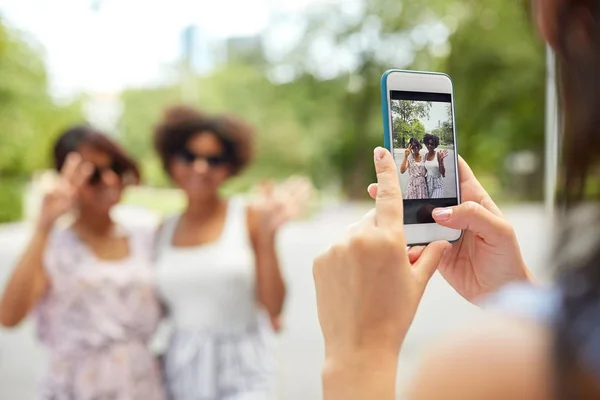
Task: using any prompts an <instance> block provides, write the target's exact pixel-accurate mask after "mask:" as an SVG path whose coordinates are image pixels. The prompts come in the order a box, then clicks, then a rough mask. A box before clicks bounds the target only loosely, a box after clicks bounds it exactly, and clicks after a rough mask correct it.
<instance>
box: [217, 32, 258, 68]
mask: <svg viewBox="0 0 600 400" xmlns="http://www.w3.org/2000/svg"><path fill="white" fill-rule="evenodd" d="M224 47H225V59H224V62H227V63H230V62H240V63H251V64H252V63H256V62H260V61H261V60H262V53H263V44H262V39H261V37H260V36H258V35H255V36H243V37H233V38H229V39H227V40H226V41H225V46H224Z"/></svg>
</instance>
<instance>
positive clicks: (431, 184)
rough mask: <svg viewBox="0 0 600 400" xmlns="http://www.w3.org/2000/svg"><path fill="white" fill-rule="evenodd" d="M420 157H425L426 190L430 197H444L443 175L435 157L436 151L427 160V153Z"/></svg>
mask: <svg viewBox="0 0 600 400" xmlns="http://www.w3.org/2000/svg"><path fill="white" fill-rule="evenodd" d="M422 157H423V158H424V159H425V164H424V165H425V169H427V192H428V194H429V198H430V199H441V198H443V197H444V177H443V176H442V174H441V173H440V165H439V163H438V159H437V153H436V155H435V157H434V158H433V160H431V161H429V160H427V153H424V154H423V155H422Z"/></svg>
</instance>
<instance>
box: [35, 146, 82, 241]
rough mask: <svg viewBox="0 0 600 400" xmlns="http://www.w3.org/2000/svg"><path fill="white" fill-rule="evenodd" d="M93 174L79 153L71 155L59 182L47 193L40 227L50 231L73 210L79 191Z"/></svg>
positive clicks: (62, 170)
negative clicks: (62, 217) (63, 216)
mask: <svg viewBox="0 0 600 400" xmlns="http://www.w3.org/2000/svg"><path fill="white" fill-rule="evenodd" d="M92 172H93V168H92V166H91V165H90V164H88V163H85V162H83V160H82V159H81V156H80V155H79V154H78V153H70V154H69V155H68V156H67V159H66V161H65V163H64V165H63V167H62V169H61V171H60V176H59V178H58V181H57V182H56V183H55V184H54V185H52V187H51V188H50V189H49V190H47V191H46V194H45V195H44V199H43V201H42V210H41V213H40V219H39V226H40V228H42V229H45V230H50V229H52V226H53V225H54V223H55V222H56V220H57V219H58V218H59V217H60V216H62V215H64V214H65V213H67V212H68V211H70V210H72V209H73V206H74V204H75V196H76V194H77V190H78V189H79V188H80V187H81V186H82V185H83V184H84V183H85V182H86V181H87V179H88V178H89V177H90V175H91V174H92Z"/></svg>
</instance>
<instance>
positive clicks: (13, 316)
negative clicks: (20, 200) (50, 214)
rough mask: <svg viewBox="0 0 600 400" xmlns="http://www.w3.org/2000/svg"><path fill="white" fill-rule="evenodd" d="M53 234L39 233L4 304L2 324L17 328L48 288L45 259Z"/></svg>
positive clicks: (11, 282)
mask: <svg viewBox="0 0 600 400" xmlns="http://www.w3.org/2000/svg"><path fill="white" fill-rule="evenodd" d="M49 234H50V230H49V229H47V228H38V229H36V231H35V233H34V235H33V237H32V238H31V240H30V242H29V245H28V246H27V249H26V250H25V252H24V254H23V255H22V256H21V259H20V260H19V262H18V263H17V266H16V267H15V269H14V270H13V273H12V276H11V277H10V280H9V281H8V284H7V285H6V288H5V289H4V294H3V295H2V299H1V300H0V324H2V325H4V326H6V327H12V326H16V325H17V324H19V322H21V321H22V320H23V318H24V317H25V316H26V315H27V314H28V313H29V311H30V310H31V308H32V307H33V306H34V305H35V304H36V303H37V301H38V300H39V299H40V297H41V296H42V295H43V294H44V293H45V292H46V290H47V288H48V284H49V283H48V278H47V276H46V272H45V271H44V266H43V257H44V251H45V248H46V244H47V242H48V237H49Z"/></svg>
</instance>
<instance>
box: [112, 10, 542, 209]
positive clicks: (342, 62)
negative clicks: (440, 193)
mask: <svg viewBox="0 0 600 400" xmlns="http://www.w3.org/2000/svg"><path fill="white" fill-rule="evenodd" d="M291 18H292V19H293V20H294V21H295V22H298V21H301V25H302V26H304V28H305V29H304V33H303V34H302V37H301V39H300V40H298V41H297V43H296V45H295V46H293V48H290V49H289V51H288V52H287V54H283V55H278V56H277V57H274V56H269V57H266V56H265V55H264V54H262V53H260V52H258V53H256V54H254V55H252V56H248V57H246V58H244V59H236V60H234V61H233V62H231V63H229V64H227V65H224V66H221V67H220V68H218V69H217V70H215V71H214V72H213V73H211V74H210V75H209V76H202V77H198V78H197V80H196V82H195V83H194V85H195V87H194V88H192V89H195V91H196V92H197V93H198V101H197V103H196V104H197V105H198V106H200V107H202V108H205V109H207V110H209V111H218V112H233V113H236V114H240V115H242V116H244V117H245V118H246V119H248V120H249V121H251V122H252V123H253V124H254V125H255V126H256V127H257V132H258V136H257V141H258V150H259V153H258V159H257V162H256V164H255V165H254V166H253V167H252V168H251V169H250V171H248V173H247V174H246V175H245V178H243V179H241V180H238V181H237V183H234V185H239V187H242V186H245V185H246V186H247V183H248V182H251V181H253V180H256V179H259V178H260V177H264V176H271V177H280V176H283V175H286V174H290V173H307V174H310V175H311V177H312V178H313V179H315V181H316V182H317V183H318V184H319V185H320V186H321V187H328V186H331V185H335V184H336V183H340V184H341V188H342V190H343V192H344V193H345V194H346V195H348V196H349V197H351V198H362V197H363V196H365V187H366V185H367V184H368V183H370V182H371V181H372V180H373V179H374V171H373V165H372V162H371V158H372V148H373V147H374V146H377V145H380V144H381V143H382V141H383V140H382V138H383V134H382V122H381V104H380V101H379V98H380V97H379V90H380V87H379V81H380V77H381V75H382V73H383V72H384V71H385V70H387V69H389V68H406V69H414V70H437V71H441V72H446V73H448V74H449V75H450V76H451V77H452V79H453V82H454V87H455V98H454V100H455V109H456V126H457V134H458V148H459V151H460V153H461V155H462V156H463V157H465V158H466V159H467V160H468V161H469V163H470V164H471V166H472V167H473V168H474V170H475V171H476V172H477V173H478V175H479V176H480V177H482V179H483V180H485V181H486V182H488V183H489V184H495V186H493V187H491V190H492V191H494V192H495V193H497V194H503V195H506V194H508V196H507V197H511V198H515V199H518V198H527V199H539V198H541V183H540V182H542V179H540V174H541V171H542V168H537V170H536V172H535V173H534V174H532V175H530V176H525V177H515V176H511V175H510V174H509V173H508V171H507V170H506V168H505V161H506V159H507V157H508V156H509V155H510V154H511V153H513V152H516V151H532V152H534V153H535V154H536V155H537V156H538V160H539V162H540V163H539V167H541V165H542V164H541V161H542V160H543V159H542V155H543V154H542V149H543V146H542V143H543V121H544V119H543V105H544V48H543V46H542V44H541V42H540V41H539V40H537V39H536V37H535V35H534V30H533V29H532V27H531V24H530V22H529V20H528V18H529V17H528V15H527V13H526V9H525V8H524V7H523V6H522V4H521V3H520V2H504V1H501V0H490V1H488V2H474V1H469V0H444V1H442V0H424V1H420V2H408V1H404V2H399V1H396V0H364V1H356V2H347V3H344V4H343V5H340V4H338V3H327V4H324V5H320V6H317V7H313V8H311V9H310V10H308V11H307V12H306V13H304V14H302V15H298V14H295V15H293V16H291ZM289 23H290V22H288V21H286V20H285V19H284V20H282V22H281V24H284V25H285V24H289ZM247 59H251V60H252V62H247ZM281 69H283V70H286V71H288V72H289V74H288V75H289V76H291V79H287V80H286V81H285V83H278V82H277V81H273V80H272V79H270V77H271V75H272V73H273V71H278V70H281ZM179 92H180V90H179V89H178V87H177V86H170V87H163V88H154V89H136V90H130V91H127V92H126V93H125V94H124V97H123V98H124V100H125V114H124V116H123V131H124V134H125V137H126V140H127V141H128V143H129V144H130V146H132V147H134V148H135V149H136V151H137V152H138V153H137V155H138V156H139V157H141V158H142V159H144V160H150V161H145V163H146V164H147V165H148V168H147V169H148V171H151V173H149V175H148V176H149V178H150V181H151V182H154V183H163V184H164V183H165V181H164V180H162V181H161V179H162V178H161V177H160V176H161V175H160V172H159V169H158V167H157V163H156V161H155V158H154V156H153V155H152V150H151V148H150V146H149V144H148V143H149V135H150V131H151V127H152V124H153V123H154V122H155V121H156V120H157V118H158V117H159V115H160V109H161V108H162V107H163V106H164V105H166V104H167V103H170V102H175V101H177V100H178V99H177V98H178V96H179ZM397 111H398V115H399V116H400V115H401V114H400V113H401V112H402V110H401V109H399V110H397ZM448 111H449V110H448ZM418 115H419V113H418V112H416V113H414V114H413V115H412V116H411V115H404V114H402V116H401V117H398V118H396V119H395V120H394V124H395V126H396V127H397V128H399V129H400V131H402V132H403V134H402V135H401V136H400V137H399V138H398V139H397V142H398V143H397V144H398V145H400V146H402V145H404V144H405V140H406V139H407V138H408V136H409V135H414V136H415V137H418V138H420V139H422V135H423V134H424V132H425V129H424V128H423V127H422V125H421V124H419V123H417V122H415V121H414V120H415V119H418V118H420V117H419V116H418ZM452 129H453V128H452V123H451V122H449V121H447V122H444V123H442V124H441V125H440V126H439V127H438V128H436V129H435V130H434V133H436V134H438V136H439V137H440V141H441V144H442V145H450V144H451V143H452ZM144 143H145V144H144ZM244 179H245V180H244ZM244 182H246V183H244ZM516 182H520V183H518V184H517V183H516ZM507 188H508V189H510V190H506V189H507ZM494 189H495V190H494Z"/></svg>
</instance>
